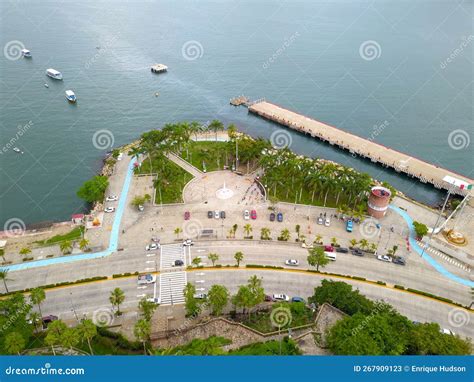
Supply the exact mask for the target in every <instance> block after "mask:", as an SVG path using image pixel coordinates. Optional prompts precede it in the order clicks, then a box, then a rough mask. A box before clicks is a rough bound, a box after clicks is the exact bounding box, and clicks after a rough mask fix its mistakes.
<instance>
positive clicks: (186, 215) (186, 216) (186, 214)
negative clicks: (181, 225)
mask: <svg viewBox="0 0 474 382" xmlns="http://www.w3.org/2000/svg"><path fill="white" fill-rule="evenodd" d="M190 218H191V213H190V212H189V211H186V212H185V213H184V220H189V219H190Z"/></svg>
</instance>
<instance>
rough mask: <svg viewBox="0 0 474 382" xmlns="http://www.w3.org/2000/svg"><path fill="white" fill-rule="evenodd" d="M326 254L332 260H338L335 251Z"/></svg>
mask: <svg viewBox="0 0 474 382" xmlns="http://www.w3.org/2000/svg"><path fill="white" fill-rule="evenodd" d="M324 256H326V257H327V258H328V259H329V260H331V261H336V254H335V253H334V252H324Z"/></svg>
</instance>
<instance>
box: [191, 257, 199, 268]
mask: <svg viewBox="0 0 474 382" xmlns="http://www.w3.org/2000/svg"><path fill="white" fill-rule="evenodd" d="M191 264H192V265H194V266H196V267H199V265H201V259H200V258H199V257H195V258H194V259H193V260H192V261H191Z"/></svg>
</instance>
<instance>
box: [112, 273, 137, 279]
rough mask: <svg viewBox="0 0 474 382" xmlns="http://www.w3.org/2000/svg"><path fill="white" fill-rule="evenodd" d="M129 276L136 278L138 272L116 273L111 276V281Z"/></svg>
mask: <svg viewBox="0 0 474 382" xmlns="http://www.w3.org/2000/svg"><path fill="white" fill-rule="evenodd" d="M129 276H138V272H133V273H130V272H126V273H116V274H114V275H112V278H113V279H118V278H120V277H129Z"/></svg>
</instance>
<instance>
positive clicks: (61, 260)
mask: <svg viewBox="0 0 474 382" xmlns="http://www.w3.org/2000/svg"><path fill="white" fill-rule="evenodd" d="M134 163H135V160H133V159H132V160H131V161H130V163H129V165H128V169H127V175H126V176H125V181H124V183H123V186H122V191H121V192H120V198H119V202H118V205H117V208H116V210H115V217H114V223H113V225H112V230H111V232H110V239H109V246H108V248H107V249H106V250H105V251H101V252H94V253H79V254H77V255H71V256H62V257H55V258H52V259H44V260H38V261H30V262H27V263H22V264H13V265H9V266H6V267H1V268H0V269H2V270H5V269H7V270H8V271H9V272H13V271H21V270H24V269H31V268H37V267H44V266H47V265H54V264H66V263H72V262H75V261H81V260H91V259H99V258H101V257H106V256H109V255H111V254H112V253H114V252H115V251H117V248H118V239H119V233H120V223H121V222H122V217H123V213H124V211H125V207H126V203H127V195H128V190H129V189H130V183H131V181H132V176H133V169H134Z"/></svg>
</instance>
